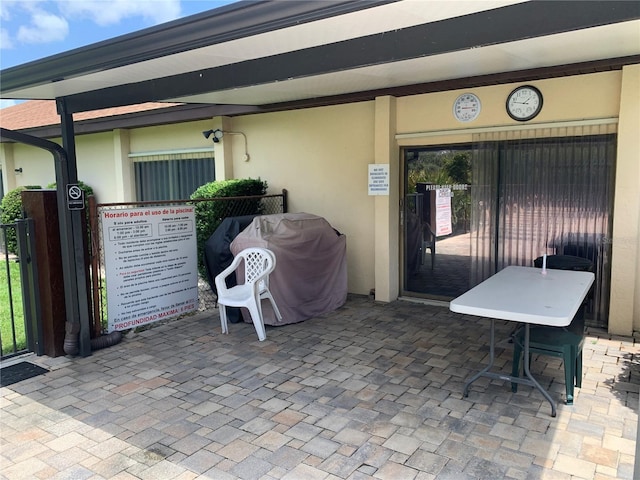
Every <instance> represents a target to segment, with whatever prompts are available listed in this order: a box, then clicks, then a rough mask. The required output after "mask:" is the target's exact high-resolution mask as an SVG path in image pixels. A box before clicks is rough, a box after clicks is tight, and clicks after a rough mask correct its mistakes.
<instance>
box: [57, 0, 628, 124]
mask: <svg viewBox="0 0 640 480" xmlns="http://www.w3.org/2000/svg"><path fill="white" fill-rule="evenodd" d="M638 5H640V2H629V1H607V2H594V1H586V2H584V1H560V0H558V1H551V2H546V1H532V2H525V3H518V4H514V5H509V6H505V7H499V8H496V9H493V10H487V11H482V12H477V13H473V14H469V15H464V16H461V17H456V18H451V19H446V20H441V21H438V22H433V23H428V24H421V25H416V26H413V27H407V28H403V29H398V30H395V31H390V32H384V33H379V34H373V35H367V36H365V37H360V38H354V39H351V40H345V41H341V42H337V43H332V44H326V45H320V46H316V47H311V48H306V49H302V50H297V51H293V52H288V53H283V54H279V55H273V56H270V57H264V58H258V59H253V60H248V61H245V62H239V63H235V64H231V65H224V66H220V67H213V68H209V69H203V70H198V71H195V72H189V73H184V74H178V75H172V76H167V77H163V78H156V79H152V80H148V81H144V82H138V83H132V84H126V85H119V86H114V87H110V88H105V89H101V90H96V91H91V92H85V93H81V94H76V95H70V96H67V97H66V104H67V107H68V108H69V110H70V111H71V112H79V111H86V110H96V109H101V108H107V107H110V106H118V105H129V104H136V103H143V102H150V101H155V102H157V101H167V100H170V99H175V98H181V97H186V96H190V95H198V94H204V93H207V92H211V91H220V90H227V89H233V88H242V87H249V86H253V85H259V84H267V83H270V82H281V81H286V80H288V79H297V78H305V77H309V76H313V75H321V74H325V73H329V72H340V71H346V70H349V69H353V68H360V67H366V66H372V65H380V64H384V63H389V62H397V61H402V60H408V59H415V58H421V57H428V56H432V55H438V54H444V53H450V52H456V51H463V50H467V49H471V48H478V47H482V46H488V45H496V44H501V43H508V42H513V41H519V40H524V39H529V38H535V37H539V36H546V35H553V34H557V33H562V32H568V31H575V30H580V29H583V28H590V27H596V26H601V25H608V24H612V23H618V22H624V21H629V20H634V19H637V18H640V7H638ZM559 48H561V47H559Z"/></svg>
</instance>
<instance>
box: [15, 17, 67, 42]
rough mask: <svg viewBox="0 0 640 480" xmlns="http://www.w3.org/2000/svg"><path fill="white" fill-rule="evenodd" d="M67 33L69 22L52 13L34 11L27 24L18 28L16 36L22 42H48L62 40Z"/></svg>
mask: <svg viewBox="0 0 640 480" xmlns="http://www.w3.org/2000/svg"><path fill="white" fill-rule="evenodd" d="M68 34H69V23H68V22H67V20H65V19H64V18H63V17H60V16H58V15H54V14H52V13H46V12H39V13H34V14H33V15H32V17H31V22H30V24H29V25H22V26H20V28H18V35H17V38H18V40H19V41H20V42H22V43H31V44H33V43H49V42H55V41H60V40H64V39H65V38H66V37H67V35H68Z"/></svg>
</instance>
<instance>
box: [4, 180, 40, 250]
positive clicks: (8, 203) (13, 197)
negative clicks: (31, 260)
mask: <svg viewBox="0 0 640 480" xmlns="http://www.w3.org/2000/svg"><path fill="white" fill-rule="evenodd" d="M41 188H42V187H41V186H39V185H26V186H22V187H18V188H15V189H13V190H11V191H10V192H7V194H6V195H5V196H4V197H3V198H2V202H0V223H9V224H10V223H15V222H16V220H21V219H22V191H23V190H39V189H41ZM5 232H6V244H5V247H6V249H7V252H9V253H12V254H14V255H17V253H18V241H17V238H16V230H15V228H7V229H5Z"/></svg>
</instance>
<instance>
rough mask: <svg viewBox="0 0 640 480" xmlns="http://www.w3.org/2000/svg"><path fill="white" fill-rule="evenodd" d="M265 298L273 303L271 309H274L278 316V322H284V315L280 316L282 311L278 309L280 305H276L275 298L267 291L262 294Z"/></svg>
mask: <svg viewBox="0 0 640 480" xmlns="http://www.w3.org/2000/svg"><path fill="white" fill-rule="evenodd" d="M262 295H263V296H264V298H268V299H269V301H270V302H271V307H273V313H275V314H276V318H277V319H278V321H279V322H280V321H282V315H281V314H280V309H279V308H278V305H276V301H275V300H274V298H273V295H271V292H269V291H266V292H264V293H263V294H262Z"/></svg>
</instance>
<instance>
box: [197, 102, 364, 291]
mask: <svg viewBox="0 0 640 480" xmlns="http://www.w3.org/2000/svg"><path fill="white" fill-rule="evenodd" d="M373 109H374V106H373V102H363V103H357V104H353V105H340V106H334V107H326V108H314V109H308V110H295V111H290V112H279V113H272V114H265V115H250V116H243V117H236V118H233V119H230V120H231V121H230V122H229V123H228V125H227V127H225V129H229V130H231V131H236V132H243V133H244V134H245V135H246V136H247V146H248V151H249V156H250V160H249V161H248V162H245V161H244V141H243V139H242V137H241V136H240V135H225V136H224V138H223V139H222V141H221V142H220V143H219V144H217V145H216V156H218V154H219V151H221V149H222V148H225V149H229V143H231V145H232V152H231V156H232V158H233V176H234V177H235V178H246V177H252V178H258V177H259V178H261V179H263V180H266V181H267V183H268V185H269V193H279V192H280V191H282V189H287V190H288V191H289V211H291V212H307V213H313V214H315V215H320V216H322V217H324V218H326V219H327V221H328V222H329V223H331V225H332V226H333V227H334V228H335V229H337V230H338V231H340V232H341V233H344V234H345V235H346V236H347V274H348V282H349V291H350V292H353V293H360V294H366V293H368V292H369V290H370V289H371V288H373V287H374V273H373V262H372V261H371V259H372V258H373V255H374V251H373V229H374V222H373V209H374V199H373V197H370V196H368V195H367V172H368V167H367V165H368V164H369V163H373ZM210 125H211V126H209V127H208V128H212V126H213V123H212V124H210ZM209 142H210V141H209ZM227 153H228V150H227Z"/></svg>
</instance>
